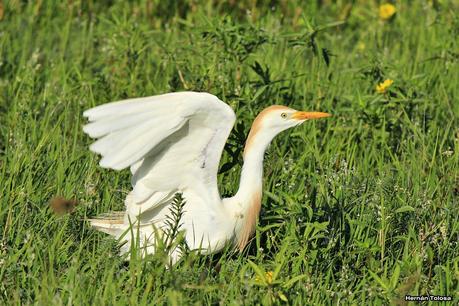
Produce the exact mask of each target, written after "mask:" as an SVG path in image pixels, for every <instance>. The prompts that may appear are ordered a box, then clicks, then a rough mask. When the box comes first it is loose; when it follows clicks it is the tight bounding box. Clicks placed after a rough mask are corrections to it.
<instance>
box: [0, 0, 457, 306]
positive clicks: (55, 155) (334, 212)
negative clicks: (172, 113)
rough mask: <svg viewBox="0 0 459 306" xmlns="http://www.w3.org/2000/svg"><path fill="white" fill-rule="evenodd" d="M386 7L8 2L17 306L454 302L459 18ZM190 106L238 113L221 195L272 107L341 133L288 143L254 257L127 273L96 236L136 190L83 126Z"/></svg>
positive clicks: (7, 98)
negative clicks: (126, 102)
mask: <svg viewBox="0 0 459 306" xmlns="http://www.w3.org/2000/svg"><path fill="white" fill-rule="evenodd" d="M389 2H390V3H389V5H386V6H383V5H384V4H385V3H383V2H380V1H359V0H355V1H342V0H334V1H332V0H321V1H320V0H317V1H295V0H293V1H287V0H270V1H267V0H258V1H255V0H241V1H235V0H227V1H211V0H207V1H197V0H175V1H160V0H155V1H146V0H138V1H108V0H100V1H99V0H98V1H95V0H88V1H78V0H75V1H51V0H37V1H20V0H11V1H5V0H3V1H0V175H1V178H0V301H2V302H0V303H4V304H16V305H20V304H22V305H23V304H41V305H50V304H54V305H64V304H65V305H71V304H75V305H88V304H95V305H105V304H108V305H111V304H119V305H122V304H140V305H145V304H164V303H168V304H173V305H183V304H223V305H226V304H230V305H231V304H232V305H238V304H273V303H274V304H295V305H306V304H310V305H320V304H336V303H345V304H354V305H360V304H375V305H378V304H400V305H402V304H405V303H406V302H405V301H404V296H405V295H406V294H411V295H420V294H436V295H448V296H451V297H452V298H453V300H454V302H455V303H457V302H458V301H459V245H458V240H459V222H458V218H459V208H458V204H459V102H458V93H459V92H458V91H459V86H458V85H459V73H458V71H459V63H458V62H459V40H458V37H459V15H458V14H457V12H458V11H459V3H458V1H454V0H433V1H426V0H419V1H389ZM386 80H387V81H386ZM384 81H386V82H384ZM391 81H392V83H391ZM181 90H195V91H208V92H211V93H213V94H215V95H217V96H219V97H220V98H221V99H222V100H224V101H226V102H227V103H229V104H230V105H231V106H232V107H233V109H234V110H235V112H236V113H237V115H238V121H237V124H236V127H235V130H234V131H233V133H232V134H231V136H230V140H229V142H228V146H227V148H226V150H225V153H224V156H223V159H222V164H221V167H222V168H221V171H220V172H221V175H220V176H219V182H220V186H221V187H220V188H221V192H222V194H224V195H227V194H232V193H234V192H235V190H236V188H237V182H238V178H239V177H238V176H239V170H240V165H241V162H242V156H241V149H242V147H243V144H244V139H245V135H247V132H248V129H249V127H250V123H251V120H253V118H254V116H255V115H256V114H257V112H259V111H260V110H261V109H263V108H264V107H266V106H268V105H271V104H284V105H289V106H292V107H295V108H298V109H305V110H321V111H327V112H331V113H333V114H334V117H332V118H330V119H328V120H321V121H318V122H311V123H307V124H304V125H303V126H301V127H299V128H297V129H294V130H292V131H289V132H285V133H283V134H282V135H280V136H279V137H277V138H276V140H275V141H274V143H273V144H272V145H271V147H270V149H269V150H268V152H267V154H266V158H265V181H264V190H265V194H264V198H263V210H262V213H261V216H260V221H259V225H258V227H257V230H256V236H255V237H254V239H253V240H252V241H251V242H250V244H249V246H248V247H247V248H246V249H245V250H244V252H242V253H240V254H239V253H233V252H231V250H226V251H225V252H223V253H222V254H217V255H214V256H198V255H197V254H194V253H190V254H188V255H187V256H186V257H185V258H184V259H183V261H181V262H180V263H179V264H178V265H177V266H175V267H173V268H172V269H165V267H164V263H163V260H162V258H161V256H160V255H157V256H152V257H148V258H147V259H146V260H143V261H140V260H137V259H136V258H133V260H132V261H131V263H129V264H128V263H125V262H124V261H123V258H121V257H119V256H118V255H117V249H118V246H117V244H116V242H115V241H113V240H111V239H110V238H108V237H107V236H106V235H104V234H102V233H98V232H96V231H94V230H92V229H90V228H89V227H88V224H87V223H86V222H84V219H85V218H87V217H91V216H95V215H96V214H99V213H103V212H107V211H110V210H122V209H123V199H124V197H125V195H126V193H127V192H128V191H129V188H130V186H129V173H128V171H122V172H115V171H110V170H105V169H102V168H100V167H99V166H98V164H97V163H98V156H96V155H95V154H93V153H90V152H89V150H88V146H89V144H90V143H91V140H90V139H89V138H88V137H86V136H85V135H84V134H83V132H82V125H83V124H84V123H85V121H84V120H83V118H82V112H83V110H85V109H88V108H90V107H93V106H95V105H98V104H102V103H106V102H109V101H115V100H120V99H124V98H128V97H138V96H147V95H154V94H159V93H165V92H171V91H181ZM56 196H63V197H65V198H67V199H75V200H76V202H75V201H74V202H72V201H69V202H67V205H69V206H70V208H72V207H73V206H75V205H76V203H78V205H76V207H75V209H74V212H73V213H72V214H67V215H64V216H56V215H55V214H54V213H53V212H52V211H51V210H50V209H49V201H50V200H51V199H53V198H54V197H56ZM54 201H56V200H54ZM70 210H71V209H70Z"/></svg>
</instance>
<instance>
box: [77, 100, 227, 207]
mask: <svg viewBox="0 0 459 306" xmlns="http://www.w3.org/2000/svg"><path fill="white" fill-rule="evenodd" d="M83 115H84V116H85V117H87V118H88V119H89V121H90V123H88V124H87V125H85V126H84V128H83V130H84V132H85V133H87V134H88V135H89V136H90V137H93V138H99V139H98V140H97V141H96V142H94V143H93V144H92V145H91V146H90V149H91V150H92V151H94V152H96V153H99V154H101V155H102V159H101V161H100V166H102V167H104V168H111V169H115V170H120V169H124V168H127V167H130V168H131V172H132V185H133V187H134V188H133V191H132V192H131V193H130V194H129V196H128V200H127V201H126V206H127V207H126V208H127V211H128V212H131V213H134V212H135V214H136V215H140V213H142V212H146V211H149V210H151V209H153V208H155V207H158V206H160V205H161V204H162V203H165V201H168V200H170V199H171V198H172V197H173V196H174V194H175V193H176V192H181V191H183V190H185V189H187V190H190V189H192V190H193V192H194V193H196V194H199V195H200V196H201V197H202V199H205V200H206V201H208V202H216V203H219V200H220V195H219V192H218V188H217V171H218V165H219V162H220V157H221V153H222V151H223V147H224V145H225V142H226V140H227V138H228V135H229V133H230V131H231V129H232V128H233V125H234V122H235V119H236V116H235V114H234V112H233V110H232V109H231V107H229V106H228V105H227V104H225V103H224V102H222V101H221V100H219V99H218V98H217V97H215V96H213V95H211V94H208V93H198V92H178V93H169V94H163V95H158V96H152V97H146V98H136V99H130V100H124V101H120V102H113V103H109V104H104V105H101V106H97V107H95V108H92V109H89V110H87V111H85V112H84V114H83Z"/></svg>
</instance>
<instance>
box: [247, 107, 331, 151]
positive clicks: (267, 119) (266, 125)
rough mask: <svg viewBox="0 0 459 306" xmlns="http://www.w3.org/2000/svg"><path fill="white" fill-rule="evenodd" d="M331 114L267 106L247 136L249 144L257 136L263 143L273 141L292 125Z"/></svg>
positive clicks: (249, 144) (248, 144)
mask: <svg viewBox="0 0 459 306" xmlns="http://www.w3.org/2000/svg"><path fill="white" fill-rule="evenodd" d="M330 116H331V115H330V114H328V113H323V112H303V111H297V110H295V109H293V108H290V107H287V106H282V105H273V106H270V107H267V108H265V109H264V110H263V111H261V112H260V113H259V114H258V116H257V117H256V118H255V120H254V122H253V124H252V128H251V129H250V133H249V136H248V138H247V145H246V150H247V146H249V147H250V146H251V145H252V144H253V142H254V141H255V139H256V138H258V139H260V138H261V139H260V140H261V143H265V142H266V141H268V142H269V141H271V140H272V138H274V137H275V136H276V135H277V134H279V133H280V132H282V131H285V130H286V129H289V128H291V127H294V126H297V125H299V124H302V123H303V122H305V121H307V120H311V119H319V118H326V117H330Z"/></svg>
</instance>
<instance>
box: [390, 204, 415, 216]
mask: <svg viewBox="0 0 459 306" xmlns="http://www.w3.org/2000/svg"><path fill="white" fill-rule="evenodd" d="M407 211H415V209H414V208H413V207H411V206H409V205H405V206H402V207H400V208H398V209H396V210H395V213H396V214H398V213H402V212H407Z"/></svg>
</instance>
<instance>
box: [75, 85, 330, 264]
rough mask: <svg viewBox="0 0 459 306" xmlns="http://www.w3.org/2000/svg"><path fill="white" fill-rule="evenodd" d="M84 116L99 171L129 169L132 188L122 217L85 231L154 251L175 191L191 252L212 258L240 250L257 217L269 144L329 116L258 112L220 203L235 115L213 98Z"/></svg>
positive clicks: (146, 103) (172, 97)
mask: <svg viewBox="0 0 459 306" xmlns="http://www.w3.org/2000/svg"><path fill="white" fill-rule="evenodd" d="M84 116H85V117H87V118H88V120H89V123H88V124H87V125H85V126H84V128H83V130H84V132H85V133H87V134H88V135H89V136H90V137H92V138H99V139H98V140H97V141H96V142H94V143H93V144H92V145H91V146H90V150H91V151H93V152H95V153H98V154H100V155H102V159H101V160H100V166H101V167H103V168H111V169H115V170H121V169H124V168H127V167H130V170H131V173H132V179H131V183H132V187H133V189H132V191H131V192H130V193H129V194H128V195H127V197H126V199H125V206H126V211H125V212H116V213H111V214H106V215H104V216H102V217H100V218H95V219H91V220H90V222H91V225H92V226H93V227H95V228H96V229H97V230H100V231H102V232H105V233H108V234H111V235H113V236H115V237H117V238H118V239H120V241H123V242H125V243H124V245H123V246H122V247H121V252H123V253H125V252H128V251H129V250H130V246H131V244H132V243H136V242H138V243H139V244H140V247H141V250H143V251H142V255H145V254H152V253H154V252H155V246H157V245H158V244H157V239H158V237H164V235H161V233H163V234H164V232H165V229H166V228H167V226H168V224H169V226H170V222H169V223H168V222H167V220H170V214H171V205H172V203H173V200H174V197H175V195H176V194H177V193H181V194H182V197H183V199H184V201H185V202H184V203H185V204H184V207H183V214H182V216H181V219H180V230H183V231H184V238H185V241H186V244H187V246H188V248H189V249H190V250H198V251H199V252H200V253H202V254H210V253H214V252H217V251H219V250H221V249H222V248H223V247H224V246H225V245H226V244H227V243H232V244H233V246H234V247H235V248H237V249H239V250H242V249H243V248H244V247H245V246H246V245H247V243H248V241H249V238H250V237H251V235H252V234H253V232H254V230H255V225H256V222H257V218H258V215H259V213H260V207H261V197H262V179H263V178H262V176H263V156H264V152H265V150H266V148H267V147H268V145H269V143H270V142H271V140H272V139H273V138H274V137H275V136H276V135H277V134H279V133H280V132H282V131H284V130H286V129H288V128H291V127H294V126H297V125H299V124H301V123H303V122H305V121H306V120H309V119H318V118H324V117H329V116H330V114H327V113H322V112H302V111H296V110H294V109H292V108H289V107H286V106H280V105H273V106H270V107H268V108H266V109H264V110H263V111H262V112H261V113H260V114H259V115H258V116H257V117H256V118H255V120H254V122H253V125H252V127H251V129H250V132H249V135H248V137H247V141H246V144H245V148H244V154H243V157H244V164H243V167H242V173H241V178H240V182H239V189H238V191H237V193H236V195H234V196H233V197H230V198H225V199H222V198H221V197H220V194H219V191H218V187H217V171H218V166H219V162H220V157H221V154H222V151H223V148H224V145H225V142H226V140H227V138H228V135H229V133H230V131H231V129H232V128H233V124H234V122H235V119H236V116H235V114H234V111H233V110H232V109H231V107H230V106H228V105H227V104H225V103H224V102H223V101H221V100H220V99H218V98H217V97H216V96H213V95H211V94H208V93H200V92H177V93H168V94H163V95H157V96H152V97H145V98H136V99H129V100H124V101H119V102H113V103H108V104H104V105H101V106H97V107H94V108H92V109H89V110H87V111H85V112H84ZM158 233H160V235H158ZM169 256H170V260H171V261H172V262H173V263H174V262H176V261H177V260H178V259H179V258H180V256H181V252H180V251H179V250H177V249H175V250H173V251H171V252H170V254H169Z"/></svg>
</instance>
